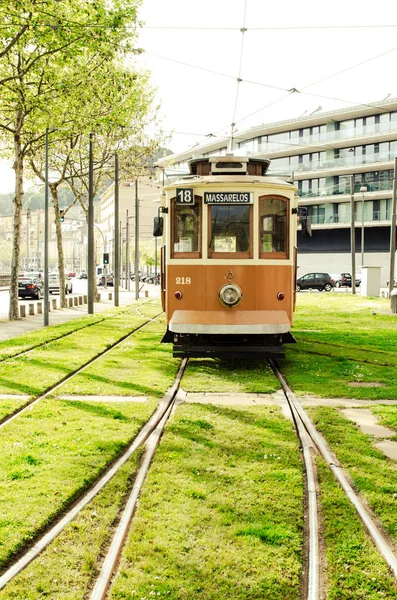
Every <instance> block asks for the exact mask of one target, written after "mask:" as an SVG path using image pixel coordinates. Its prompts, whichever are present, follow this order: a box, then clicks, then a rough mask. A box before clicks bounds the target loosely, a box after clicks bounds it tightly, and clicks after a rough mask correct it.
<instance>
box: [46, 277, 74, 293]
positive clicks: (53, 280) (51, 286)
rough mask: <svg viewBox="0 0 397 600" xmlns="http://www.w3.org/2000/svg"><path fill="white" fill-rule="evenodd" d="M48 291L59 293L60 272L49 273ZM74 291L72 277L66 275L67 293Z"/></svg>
mask: <svg viewBox="0 0 397 600" xmlns="http://www.w3.org/2000/svg"><path fill="white" fill-rule="evenodd" d="M48 292H49V293H50V294H59V293H60V291H59V275H58V273H49V275H48ZM71 293H72V278H71V277H66V276H65V294H71Z"/></svg>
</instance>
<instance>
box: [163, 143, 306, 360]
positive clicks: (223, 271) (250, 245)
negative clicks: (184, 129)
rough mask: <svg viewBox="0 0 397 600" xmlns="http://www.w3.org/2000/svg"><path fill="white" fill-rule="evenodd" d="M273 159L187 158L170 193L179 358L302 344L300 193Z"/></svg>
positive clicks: (166, 245)
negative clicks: (186, 170)
mask: <svg viewBox="0 0 397 600" xmlns="http://www.w3.org/2000/svg"><path fill="white" fill-rule="evenodd" d="M269 164H270V161H269V160H265V159H259V158H250V157H235V156H230V155H226V156H220V157H214V156H211V157H202V158H198V159H193V160H192V161H190V164H189V167H190V175H186V176H183V177H181V178H180V179H178V180H176V181H174V182H172V183H171V184H170V185H166V186H165V187H164V192H165V194H162V197H163V200H162V202H161V206H160V208H159V216H158V217H156V218H155V223H154V231H153V233H154V235H155V236H161V237H162V246H161V298H162V304H163V309H164V311H165V313H166V323H167V331H166V333H165V335H164V337H163V340H162V342H164V343H172V344H173V354H174V356H193V357H198V356H201V357H202V356H220V355H221V356H224V355H228V356H238V355H239V354H240V355H247V354H248V353H254V354H256V355H260V354H262V355H264V356H266V355H267V356H268V355H282V354H283V352H284V349H283V344H284V343H288V342H295V340H294V338H293V336H292V334H291V332H290V329H291V325H292V320H293V313H294V308H295V288H296V269H297V266H296V256H297V242H296V236H297V205H298V199H297V196H296V195H295V192H296V187H295V186H294V185H293V184H291V183H289V182H287V181H284V180H282V179H279V178H277V177H272V176H268V175H266V172H267V170H268V167H269Z"/></svg>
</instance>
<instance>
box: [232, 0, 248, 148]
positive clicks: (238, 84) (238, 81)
mask: <svg viewBox="0 0 397 600" xmlns="http://www.w3.org/2000/svg"><path fill="white" fill-rule="evenodd" d="M247 1H248V0H245V2H244V16H243V26H242V28H241V29H240V31H241V46H240V61H239V68H238V76H237V88H236V97H235V100H234V109H233V118H232V122H231V125H230V127H231V130H230V144H231V145H232V144H233V133H234V127H235V122H234V121H235V118H236V112H237V103H238V95H239V91H240V83H241V82H242V79H241V69H242V64H243V50H244V33H245V32H246V31H247V30H246V28H245V19H246V16H247Z"/></svg>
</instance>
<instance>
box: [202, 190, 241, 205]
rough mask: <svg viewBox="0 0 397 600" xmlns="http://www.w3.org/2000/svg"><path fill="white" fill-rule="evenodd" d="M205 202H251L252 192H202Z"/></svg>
mask: <svg viewBox="0 0 397 600" xmlns="http://www.w3.org/2000/svg"><path fill="white" fill-rule="evenodd" d="M204 203H205V204H252V192H204Z"/></svg>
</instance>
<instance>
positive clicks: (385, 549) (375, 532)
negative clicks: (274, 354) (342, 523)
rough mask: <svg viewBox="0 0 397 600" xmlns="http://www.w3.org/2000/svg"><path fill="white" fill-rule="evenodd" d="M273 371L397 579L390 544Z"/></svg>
mask: <svg viewBox="0 0 397 600" xmlns="http://www.w3.org/2000/svg"><path fill="white" fill-rule="evenodd" d="M275 369H276V370H275V371H274V372H275V374H276V377H277V379H278V380H279V381H280V383H281V385H282V388H283V391H284V393H285V395H286V397H287V399H289V400H290V401H291V403H292V404H293V405H294V406H295V409H296V411H297V413H298V415H299V418H300V420H301V421H302V423H303V425H304V426H305V429H306V431H307V432H308V435H309V436H310V437H311V439H312V440H313V442H314V444H315V445H316V447H317V449H318V451H319V452H320V454H321V456H322V457H323V459H324V460H325V462H326V463H327V464H328V466H329V468H330V469H331V471H332V472H333V474H334V476H335V478H336V479H337V481H338V482H339V484H340V486H341V487H342V489H343V491H344V492H345V494H346V496H347V497H348V499H349V500H350V502H351V503H352V504H353V506H354V508H355V509H356V511H357V513H358V515H359V516H360V518H361V520H362V522H363V524H364V526H365V528H366V529H367V531H368V533H369V535H370V536H371V538H372V540H373V542H374V544H375V546H376V547H377V549H378V551H379V552H380V554H382V556H383V558H384V559H385V560H386V562H387V564H388V566H389V567H390V569H391V571H392V572H393V574H394V576H395V577H397V557H396V555H395V554H394V551H393V549H392V548H391V546H390V544H389V543H388V542H387V540H386V537H385V536H384V535H383V533H382V532H381V530H380V529H379V527H378V526H377V525H376V523H375V521H374V519H373V518H372V517H371V515H370V514H369V512H368V510H367V509H366V508H365V506H364V505H363V503H362V502H361V500H360V499H359V497H358V495H357V494H356V492H355V491H354V490H353V488H352V487H351V485H350V484H349V482H348V480H347V476H346V475H345V473H344V471H343V469H342V467H341V466H340V464H338V461H337V460H336V459H335V457H333V456H332V454H331V452H330V450H329V448H328V445H327V443H326V441H325V440H324V438H323V437H322V435H321V434H320V433H319V432H318V431H317V429H316V428H315V426H314V425H313V423H312V421H311V419H310V418H309V416H308V415H307V413H306V411H305V410H304V409H303V408H302V406H301V405H300V403H299V402H298V400H297V398H296V396H295V394H294V393H293V392H292V391H291V390H290V388H289V387H288V384H287V382H286V381H285V379H284V377H283V376H282V375H281V373H280V372H279V371H278V369H277V367H275Z"/></svg>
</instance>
